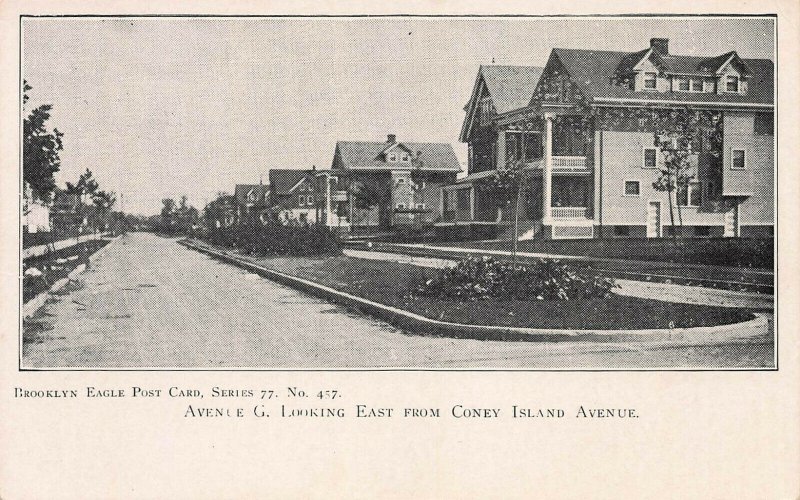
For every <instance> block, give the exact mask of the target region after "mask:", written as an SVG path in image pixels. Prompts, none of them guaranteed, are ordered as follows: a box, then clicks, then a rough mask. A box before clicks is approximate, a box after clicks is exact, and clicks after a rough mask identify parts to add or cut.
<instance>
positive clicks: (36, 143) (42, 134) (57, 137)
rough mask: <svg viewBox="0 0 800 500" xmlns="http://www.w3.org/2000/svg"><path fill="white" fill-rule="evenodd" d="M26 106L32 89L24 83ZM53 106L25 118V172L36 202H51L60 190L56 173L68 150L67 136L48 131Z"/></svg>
mask: <svg viewBox="0 0 800 500" xmlns="http://www.w3.org/2000/svg"><path fill="white" fill-rule="evenodd" d="M22 88H23V94H22V102H23V105H24V104H25V103H27V102H28V99H29V98H28V94H27V92H28V91H29V90H31V89H32V87H31V86H30V85H28V82H27V81H24V82H23V87H22ZM52 109H53V107H52V106H51V105H50V104H43V105H41V106H39V107H38V108H36V109H34V110H33V111H31V112H30V114H28V116H26V117H25V119H24V120H23V122H22V172H23V179H24V180H25V182H26V183H27V184H28V185H29V186H30V188H31V191H32V195H33V197H34V198H35V199H40V200H43V201H50V199H51V196H52V194H53V191H54V190H55V188H56V182H55V178H54V174H55V173H56V172H58V171H59V170H60V168H61V158H60V156H59V152H60V151H62V150H63V149H64V146H63V143H62V137H63V136H64V134H62V133H61V132H59V131H58V129H56V128H54V129H53V131H52V132H49V131H48V130H47V126H46V123H47V120H49V119H50V111H51V110H52Z"/></svg>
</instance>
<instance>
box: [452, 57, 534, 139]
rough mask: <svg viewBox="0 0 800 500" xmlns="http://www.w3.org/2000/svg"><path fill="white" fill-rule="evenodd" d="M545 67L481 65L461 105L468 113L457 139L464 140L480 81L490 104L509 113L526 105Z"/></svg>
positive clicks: (473, 110) (473, 111)
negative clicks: (468, 94) (465, 99)
mask: <svg viewBox="0 0 800 500" xmlns="http://www.w3.org/2000/svg"><path fill="white" fill-rule="evenodd" d="M543 71H544V68H540V67H538V66H506V65H481V66H480V67H479V68H478V74H477V76H476V77H475V84H474V85H473V87H472V95H471V96H470V99H469V102H468V103H467V105H466V106H464V111H466V112H467V115H466V116H465V117H464V123H463V125H462V126H461V134H460V136H459V140H460V141H461V142H467V138H468V137H469V135H470V130H471V128H472V121H473V118H474V116H475V113H476V112H477V108H478V99H479V98H480V97H481V91H482V89H483V85H482V84H481V82H483V84H484V85H485V86H486V89H487V91H488V93H489V95H490V96H491V98H492V105H493V106H494V110H495V112H497V113H498V114H504V113H508V112H510V111H515V110H517V109H521V108H524V107H526V106H528V103H529V102H530V101H531V97H532V96H533V92H534V91H535V90H536V85H537V84H538V83H539V78H540V77H541V76H542V72H543Z"/></svg>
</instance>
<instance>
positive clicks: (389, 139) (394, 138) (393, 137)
mask: <svg viewBox="0 0 800 500" xmlns="http://www.w3.org/2000/svg"><path fill="white" fill-rule="evenodd" d="M386 142H388V143H389V144H394V143H395V142H397V136H396V135H394V134H389V135H387V136H386Z"/></svg>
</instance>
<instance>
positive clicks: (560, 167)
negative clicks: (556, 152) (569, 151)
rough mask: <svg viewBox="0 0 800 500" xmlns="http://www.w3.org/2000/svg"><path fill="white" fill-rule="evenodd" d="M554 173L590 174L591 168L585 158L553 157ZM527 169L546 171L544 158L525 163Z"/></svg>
mask: <svg viewBox="0 0 800 500" xmlns="http://www.w3.org/2000/svg"><path fill="white" fill-rule="evenodd" d="M552 161H553V163H552V164H553V171H554V172H588V171H589V166H588V165H587V162H586V157H585V156H553V160H552ZM525 168H527V169H534V170H544V158H537V159H535V160H531V161H528V162H525Z"/></svg>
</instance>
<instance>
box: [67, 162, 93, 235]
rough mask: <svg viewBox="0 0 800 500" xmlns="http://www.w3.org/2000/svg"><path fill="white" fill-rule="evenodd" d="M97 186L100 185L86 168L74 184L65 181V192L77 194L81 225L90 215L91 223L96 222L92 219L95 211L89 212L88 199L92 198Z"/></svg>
mask: <svg viewBox="0 0 800 500" xmlns="http://www.w3.org/2000/svg"><path fill="white" fill-rule="evenodd" d="M99 187H100V185H99V184H98V183H97V181H96V180H95V178H94V174H92V171H91V170H89V169H88V168H87V169H86V172H84V173H82V174H81V175H80V177H78V182H76V183H75V184H72V183H71V182H67V189H66V190H65V191H66V193H67V194H74V195H77V196H78V215H79V216H80V219H81V225H83V223H84V221H85V220H86V219H87V217H88V216H91V218H92V219H93V220H92V225H94V224H95V223H96V221H95V220H94V216H95V215H96V211H91V213H90V210H89V207H88V200H89V199H90V198H94V196H95V194H96V193H97V190H98V188H99Z"/></svg>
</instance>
